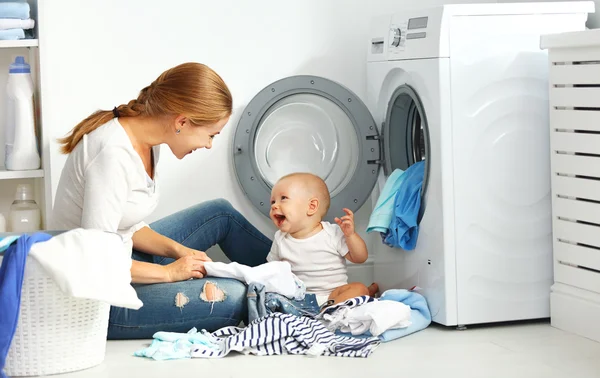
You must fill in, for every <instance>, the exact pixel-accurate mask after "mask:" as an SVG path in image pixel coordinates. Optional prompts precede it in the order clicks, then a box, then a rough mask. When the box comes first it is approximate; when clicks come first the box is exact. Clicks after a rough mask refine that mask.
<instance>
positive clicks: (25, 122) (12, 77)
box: [4, 56, 40, 171]
mask: <svg viewBox="0 0 600 378" xmlns="http://www.w3.org/2000/svg"><path fill="white" fill-rule="evenodd" d="M6 98H7V104H6V135H5V136H6V138H5V141H6V142H5V143H6V145H5V158H4V164H5V165H6V169H8V170H11V171H24V170H34V169H39V168H40V155H39V153H38V148H37V138H36V135H35V117H34V108H33V81H32V80H31V67H30V66H29V64H27V63H25V58H24V57H22V56H18V57H17V58H16V59H15V61H14V63H11V65H10V68H9V74H8V82H7V84H6Z"/></svg>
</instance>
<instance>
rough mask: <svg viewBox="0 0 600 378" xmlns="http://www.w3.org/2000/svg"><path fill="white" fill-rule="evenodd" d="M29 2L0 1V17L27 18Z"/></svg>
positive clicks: (28, 16)
mask: <svg viewBox="0 0 600 378" xmlns="http://www.w3.org/2000/svg"><path fill="white" fill-rule="evenodd" d="M29 11H30V8H29V3H26V2H24V1H23V2H20V1H10V2H3V1H0V18H18V19H21V20H27V19H28V18H30V15H29V14H30V12H29Z"/></svg>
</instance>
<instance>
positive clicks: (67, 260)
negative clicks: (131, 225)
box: [29, 229, 143, 310]
mask: <svg viewBox="0 0 600 378" xmlns="http://www.w3.org/2000/svg"><path fill="white" fill-rule="evenodd" d="M29 255H30V256H31V257H32V258H34V259H36V260H37V261H38V262H39V263H40V265H41V266H42V268H43V269H44V270H45V271H46V273H47V274H48V275H49V276H50V277H52V278H53V279H54V281H55V282H56V284H57V285H58V287H59V288H60V289H61V290H62V291H63V292H64V293H65V294H68V295H71V296H73V297H75V298H87V299H95V300H98V301H102V302H106V303H108V304H110V305H113V306H117V307H125V308H132V309H136V310H137V309H139V308H140V307H142V305H143V304H142V301H140V299H139V298H138V296H137V294H136V292H135V290H134V289H133V287H132V286H131V272H130V269H131V250H128V246H127V243H126V242H125V241H124V240H123V237H122V236H120V235H118V234H116V233H111V232H104V231H99V230H84V229H76V230H72V231H68V232H65V233H63V234H60V235H57V236H54V237H53V238H51V239H50V240H48V241H46V242H41V243H36V244H34V245H33V246H32V247H31V250H30V252H29Z"/></svg>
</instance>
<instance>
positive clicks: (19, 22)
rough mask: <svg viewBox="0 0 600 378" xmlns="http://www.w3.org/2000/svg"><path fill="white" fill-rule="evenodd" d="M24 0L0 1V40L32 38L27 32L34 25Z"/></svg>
mask: <svg viewBox="0 0 600 378" xmlns="http://www.w3.org/2000/svg"><path fill="white" fill-rule="evenodd" d="M30 13H31V10H30V6H29V3H27V2H26V1H1V2H0V40H19V39H25V38H32V35H31V33H30V32H29V31H30V30H32V29H33V28H34V26H35V21H34V20H33V19H31V15H30Z"/></svg>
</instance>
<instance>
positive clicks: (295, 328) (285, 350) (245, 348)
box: [192, 313, 380, 358]
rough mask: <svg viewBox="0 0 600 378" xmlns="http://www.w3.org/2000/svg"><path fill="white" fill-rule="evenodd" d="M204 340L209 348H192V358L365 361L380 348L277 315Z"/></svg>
mask: <svg viewBox="0 0 600 378" xmlns="http://www.w3.org/2000/svg"><path fill="white" fill-rule="evenodd" d="M207 336H210V338H211V341H212V345H211V346H210V347H207V346H205V345H195V346H194V347H193V348H192V357H198V358H220V357H223V356H226V355H227V354H229V353H230V352H231V351H236V352H240V353H243V354H253V355H257V356H268V355H280V354H295V355H309V356H314V357H316V356H337V357H368V356H369V355H370V354H371V353H372V352H373V351H374V350H375V349H376V348H377V347H378V346H379V344H380V340H379V339H378V338H376V337H371V338H364V339H358V338H354V337H345V336H338V335H335V334H334V333H333V332H331V331H329V330H328V329H327V328H326V327H325V326H324V325H323V324H322V323H321V322H319V321H318V320H315V319H312V318H309V317H299V316H295V315H290V314H281V313H274V314H271V315H269V316H267V317H265V318H261V319H258V320H256V321H254V322H252V323H250V324H249V325H248V327H246V328H238V327H225V328H222V329H220V330H218V331H216V332H214V333H212V334H208V333H207ZM213 346H216V347H217V349H218V351H215V350H214V348H213Z"/></svg>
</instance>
